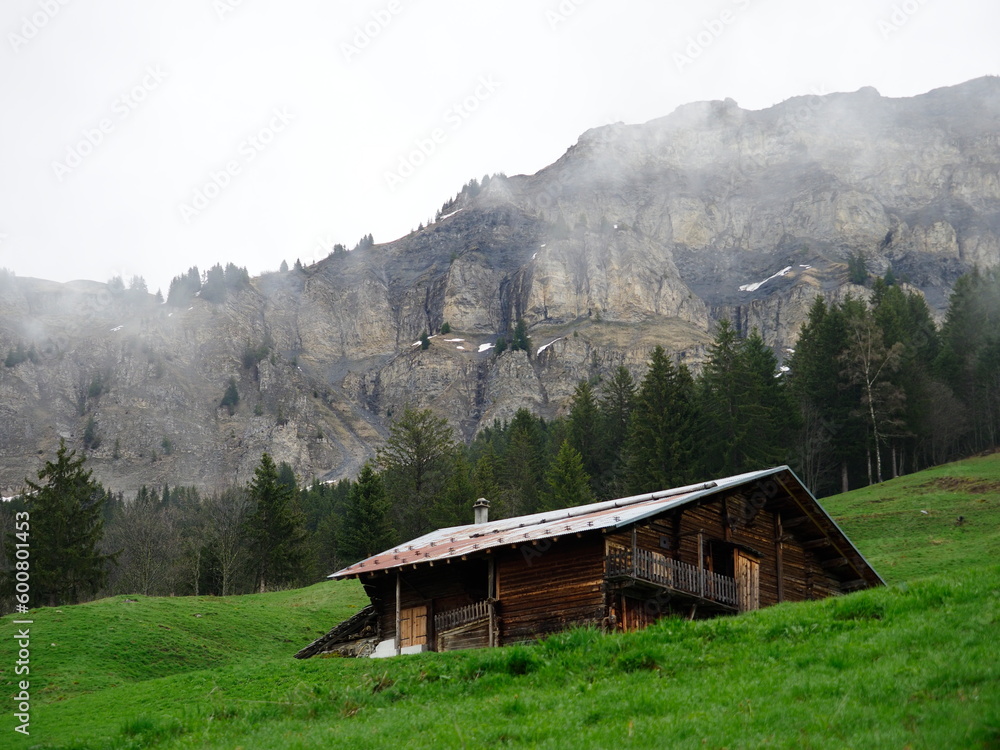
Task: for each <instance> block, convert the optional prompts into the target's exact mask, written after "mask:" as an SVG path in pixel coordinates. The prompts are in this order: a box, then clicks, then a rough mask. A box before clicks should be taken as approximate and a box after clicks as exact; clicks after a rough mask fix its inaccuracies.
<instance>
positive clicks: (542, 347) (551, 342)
mask: <svg viewBox="0 0 1000 750" xmlns="http://www.w3.org/2000/svg"><path fill="white" fill-rule="evenodd" d="M564 338H566V337H565V336H560V337H559V338H557V339H552V341H550V342H549V343H547V344H545V345H543V346H540V347H538V351H537V352H535V356H536V357H537V356H538V355H539V354H541V353H542V352H544V351H545V350H546V349H548V348H549V347H550V346H552V345H553V344H554V343H556V342H557V341H562V340H563V339H564Z"/></svg>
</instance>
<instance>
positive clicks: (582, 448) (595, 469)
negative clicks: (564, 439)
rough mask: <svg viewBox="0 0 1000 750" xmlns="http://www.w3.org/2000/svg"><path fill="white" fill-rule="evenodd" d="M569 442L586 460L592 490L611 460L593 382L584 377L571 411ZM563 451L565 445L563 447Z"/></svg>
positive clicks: (574, 394)
mask: <svg viewBox="0 0 1000 750" xmlns="http://www.w3.org/2000/svg"><path fill="white" fill-rule="evenodd" d="M569 441H570V444H571V445H572V446H573V448H575V449H576V450H577V452H578V453H579V454H580V457H581V459H582V460H583V470H584V471H586V472H587V475H588V476H589V477H590V478H591V489H592V490H594V492H596V491H597V483H598V482H599V481H600V479H601V478H602V477H603V476H604V473H605V470H606V468H607V467H608V465H609V463H608V461H607V453H606V450H605V444H604V441H603V440H602V439H601V417H600V413H599V412H598V409H597V401H596V400H595V398H594V391H593V389H592V388H591V387H590V383H588V382H587V381H586V380H581V381H580V382H579V383H577V385H576V389H575V390H574V391H573V400H572V401H571V402H570V410H569ZM560 450H561V448H560Z"/></svg>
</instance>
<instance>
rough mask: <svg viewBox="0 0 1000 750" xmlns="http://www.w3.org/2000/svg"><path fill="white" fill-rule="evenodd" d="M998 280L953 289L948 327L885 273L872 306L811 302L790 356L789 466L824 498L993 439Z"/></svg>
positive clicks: (985, 276) (989, 275)
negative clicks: (795, 435) (792, 420)
mask: <svg viewBox="0 0 1000 750" xmlns="http://www.w3.org/2000/svg"><path fill="white" fill-rule="evenodd" d="M998 324H1000V275H998V272H997V270H995V269H991V270H989V271H985V272H980V271H974V272H973V273H971V274H969V275H967V276H964V277H962V278H961V279H959V280H958V282H957V283H956V284H955V289H954V291H953V293H952V295H951V299H950V302H949V308H948V311H947V314H946V317H945V321H944V324H943V325H942V326H941V328H940V330H939V329H938V327H937V326H936V325H935V324H934V321H933V319H932V317H931V314H930V311H929V310H928V308H927V305H926V303H925V302H924V299H923V297H922V296H921V295H920V294H918V293H916V292H906V291H904V290H903V289H902V288H900V287H899V286H898V285H896V284H894V283H892V282H891V279H890V280H887V279H878V280H876V281H875V283H874V286H873V290H872V295H871V299H870V301H868V302H865V301H862V300H858V299H852V298H850V297H849V298H847V299H845V300H844V301H843V302H841V303H839V304H835V305H828V304H826V303H825V302H824V301H823V300H822V299H817V300H816V302H815V303H814V304H813V307H812V309H811V310H810V312H809V318H808V320H807V322H806V324H805V326H804V327H803V329H802V332H801V334H800V337H799V342H798V345H797V347H796V351H795V353H794V355H793V356H792V357H791V359H790V361H789V363H788V364H789V366H790V368H791V372H790V373H789V375H790V377H789V379H788V385H789V391H790V392H791V393H792V395H793V398H794V400H795V404H796V406H797V410H798V412H799V419H800V421H801V424H802V428H801V431H800V436H799V440H798V441H797V443H796V451H795V454H794V456H792V463H793V465H794V466H795V467H796V468H797V469H798V470H799V471H800V473H801V474H802V477H803V479H805V481H806V483H807V484H808V485H809V487H810V488H812V489H813V491H814V492H816V493H818V494H820V495H825V494H830V493H833V492H839V491H844V490H847V489H849V488H852V487H857V486H859V485H861V484H864V483H869V484H870V483H872V482H879V481H882V480H884V479H888V478H890V477H893V476H897V475H899V474H904V473H910V472H913V471H918V470H920V469H923V468H927V467H929V466H934V465H936V464H940V463H943V462H945V461H949V460H952V459H955V458H960V457H963V456H968V455H971V454H974V453H978V452H981V451H984V450H989V449H993V448H995V447H996V446H997V445H998V442H1000V328H998Z"/></svg>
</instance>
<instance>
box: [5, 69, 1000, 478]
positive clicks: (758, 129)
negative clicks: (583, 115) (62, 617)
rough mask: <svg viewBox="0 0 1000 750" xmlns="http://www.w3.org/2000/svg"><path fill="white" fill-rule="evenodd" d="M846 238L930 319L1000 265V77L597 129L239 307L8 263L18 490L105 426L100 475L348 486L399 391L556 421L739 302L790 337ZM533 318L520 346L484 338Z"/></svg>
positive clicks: (832, 294)
mask: <svg viewBox="0 0 1000 750" xmlns="http://www.w3.org/2000/svg"><path fill="white" fill-rule="evenodd" d="M854 255H863V256H864V258H865V259H866V263H867V265H868V268H869V269H870V271H871V272H872V273H877V274H882V273H885V272H886V271H887V270H888V269H889V268H890V267H891V268H892V269H893V271H894V273H895V274H896V276H897V277H899V278H901V279H904V280H906V281H907V282H908V283H909V284H910V285H912V287H913V288H916V289H919V290H921V291H922V292H923V293H924V294H925V296H926V298H927V300H928V302H929V304H930V305H931V306H932V308H933V309H934V310H935V311H937V312H938V313H941V312H942V311H943V309H944V307H945V305H946V303H947V295H948V293H949V291H950V289H951V285H952V284H953V283H954V281H955V279H956V278H958V276H959V275H961V274H962V273H964V272H965V271H967V270H969V269H970V268H972V267H973V266H975V265H979V266H991V265H995V264H997V263H998V262H1000V79H997V78H983V79H978V80H974V81H970V82H968V83H966V84H963V85H961V86H955V87H951V88H946V89H939V90H936V91H932V92H930V93H928V94H925V95H923V96H918V97H914V98H910V99H886V98H883V97H880V96H879V95H878V93H877V92H875V91H874V90H872V89H862V90H861V91H858V92H856V93H853V94H833V95H829V96H813V97H800V98H796V99H792V100H789V101H787V102H784V103H782V104H780V105H777V106H775V107H772V108H770V109H766V110H761V111H746V110H742V109H740V108H739V107H738V106H737V105H736V103H735V102H733V101H732V100H726V101H722V102H718V101H716V102H701V103H696V104H691V105H687V106H685V107H681V108H680V109H678V110H677V111H675V112H674V113H673V114H671V115H669V116H668V117H664V118H662V119H659V120H654V121H652V122H649V123H646V124H644V125H622V124H618V125H611V126H607V127H603V128H598V129H594V130H590V131H588V132H587V133H585V134H584V135H583V136H582V137H581V138H580V140H579V142H578V143H577V144H575V145H574V146H572V147H571V148H570V149H569V150H568V151H567V152H566V153H565V154H564V155H563V156H562V157H561V158H560V159H559V160H558V161H557V162H555V163H554V164H553V165H551V166H550V167H548V168H546V169H544V170H542V171H541V172H539V173H537V174H535V175H530V176H523V175H521V176H516V177H511V178H506V177H495V178H493V179H492V180H490V181H489V182H488V183H487V184H485V185H483V186H482V189H481V190H479V191H478V192H476V191H472V190H465V191H463V193H462V194H461V195H460V196H459V197H458V199H457V201H456V202H455V203H454V205H453V206H450V207H449V209H448V213H446V214H445V216H443V217H442V218H441V219H439V220H438V221H437V222H435V223H434V224H432V225H430V226H428V227H427V228H425V229H422V230H421V231H419V232H414V233H412V234H410V235H408V236H406V237H403V238H401V239H399V240H397V241H395V242H392V243H389V244H386V245H377V246H374V247H371V248H367V249H365V250H362V251H358V252H356V253H351V254H348V255H346V256H344V255H340V256H331V257H330V258H328V259H326V260H325V261H322V262H321V263H318V264H317V265H315V266H312V267H310V268H307V269H304V270H302V271H292V272H289V273H286V274H274V275H269V276H265V277H262V278H259V279H255V280H254V281H253V284H252V286H251V288H248V289H244V290H243V291H240V292H239V293H235V294H231V295H230V296H229V298H228V299H227V300H226V301H225V302H224V303H222V304H213V303H209V302H207V301H204V300H201V299H195V300H194V301H193V302H192V304H191V305H190V306H189V307H190V309H188V308H187V307H185V308H179V309H178V308H172V307H169V306H166V305H157V304H155V303H154V302H153V301H152V299H151V298H150V297H148V296H147V295H137V294H134V293H132V292H124V293H118V294H115V293H112V291H111V290H109V289H108V287H107V286H106V285H104V284H98V283H92V282H74V283H72V284H54V283H50V282H43V281H39V280H34V279H18V278H14V277H12V276H9V275H8V276H6V277H4V278H3V279H0V356H3V355H5V354H6V353H7V352H10V351H15V352H16V351H18V349H17V347H18V346H20V347H21V350H22V351H24V352H28V351H31V354H32V356H30V357H27V356H26V357H24V358H23V361H17V360H19V359H22V358H20V357H14V358H12V359H9V360H8V362H9V364H10V366H4V367H2V368H0V490H2V491H3V493H4V494H5V495H10V494H12V493H13V492H14V491H17V490H18V489H19V488H20V487H21V482H22V480H23V477H24V476H26V475H28V476H30V475H33V473H34V471H35V470H36V469H37V468H38V466H39V464H40V461H41V459H42V458H43V457H45V456H48V455H50V454H51V452H52V451H53V450H54V448H55V446H56V444H57V443H58V440H59V439H60V438H65V439H66V440H67V441H68V442H69V443H70V444H73V445H75V446H77V447H80V446H82V441H83V439H84V435H85V433H87V425H88V423H91V422H92V427H91V429H90V437H91V438H95V437H96V439H97V441H98V444H97V445H93V441H91V447H90V449H89V453H90V465H91V466H92V467H93V468H94V470H95V475H96V476H97V478H98V479H100V480H101V481H103V482H104V483H105V484H107V485H109V486H111V487H113V488H115V489H121V490H124V491H132V490H134V489H135V488H137V487H138V486H139V485H141V484H161V483H163V482H170V483H182V484H193V485H197V486H199V487H202V488H203V489H212V488H215V487H219V486H222V485H225V484H227V483H230V482H233V481H236V482H243V481H246V480H247V479H248V478H249V477H250V475H251V473H252V470H253V467H254V466H255V464H256V462H257V461H258V460H259V457H260V453H261V452H262V451H264V450H268V451H270V452H271V453H272V454H273V455H274V457H275V459H276V460H278V461H288V462H289V463H290V464H291V465H292V466H293V467H294V468H295V470H296V471H297V473H298V474H299V476H300V477H302V478H304V479H309V478H312V477H319V478H322V479H332V478H336V477H342V476H350V475H353V474H354V473H355V472H356V471H357V469H358V468H359V467H360V465H361V463H363V461H364V460H365V459H366V458H367V457H369V456H371V455H372V453H373V451H374V449H375V448H376V447H377V446H378V445H379V444H380V443H381V441H382V440H383V438H384V436H385V434H386V429H387V425H388V424H389V423H390V422H391V420H392V417H393V415H395V414H398V413H399V412H400V411H401V410H402V409H403V408H404V407H405V406H406V405H408V404H409V405H414V406H418V407H431V408H433V409H435V410H436V411H438V412H439V413H440V414H442V415H444V416H446V417H447V418H448V419H449V421H450V422H451V424H452V425H453V426H454V427H455V429H456V433H457V434H458V435H460V436H461V437H463V438H465V439H469V438H471V437H472V436H473V435H474V434H475V432H476V431H477V430H478V429H479V428H480V427H481V426H482V425H484V424H490V423H492V421H493V420H494V419H508V418H510V417H511V416H512V415H513V414H514V412H515V411H516V410H517V409H518V408H519V407H521V406H527V407H529V408H531V409H533V410H535V411H537V412H539V413H542V414H544V415H546V416H553V415H555V414H557V413H559V412H560V410H561V409H563V408H564V407H565V404H566V401H567V399H568V398H569V396H570V394H571V393H572V389H573V386H574V384H575V383H576V382H577V381H578V380H579V379H580V378H583V377H592V376H600V375H602V374H605V373H607V372H609V371H610V370H611V369H613V368H614V367H617V366H618V365H620V364H624V365H626V366H628V367H630V368H631V369H633V370H634V371H635V373H636V374H637V375H641V373H642V370H643V368H644V366H645V361H646V358H647V356H648V352H649V350H650V349H651V348H652V347H653V346H655V345H656V344H662V345H663V346H664V347H666V348H667V349H668V350H670V351H672V352H674V353H675V354H676V356H677V357H678V358H679V359H683V360H684V361H687V362H688V363H689V364H691V365H692V366H693V367H695V368H697V367H698V366H699V365H700V363H701V362H702V361H703V359H704V356H705V348H706V345H707V344H708V342H709V341H710V339H711V331H712V328H713V325H714V323H715V322H716V321H718V320H719V319H721V318H728V319H731V320H733V321H734V322H735V324H736V326H737V327H738V328H739V329H740V330H744V331H749V330H751V329H752V328H757V329H759V330H760V331H761V333H762V335H763V336H764V338H765V340H766V341H767V342H768V343H769V344H770V345H771V346H773V347H774V348H775V350H776V351H777V352H778V353H779V355H780V354H781V353H782V352H783V351H784V350H785V349H786V348H789V347H793V346H794V343H795V340H796V337H797V335H798V331H799V328H800V327H801V324H802V322H803V320H804V318H805V315H806V312H807V310H808V309H809V306H810V304H811V303H812V301H813V299H814V298H815V297H816V296H817V295H823V296H825V297H827V298H831V299H835V298H839V297H841V296H842V295H844V294H845V293H847V292H848V291H853V292H854V293H856V294H857V293H861V294H863V293H864V289H863V288H862V287H853V286H851V285H849V284H848V282H847V260H848V258H850V257H851V256H854ZM233 260H236V261H237V262H238V258H234V259H233ZM520 318H523V319H524V320H525V321H526V323H527V324H528V326H529V335H530V336H531V339H532V347H531V351H530V352H527V353H526V352H511V351H508V352H506V353H504V354H503V355H501V356H496V355H495V354H494V352H493V350H492V349H489V348H486V347H488V345H491V344H493V343H495V341H496V339H497V337H498V336H499V335H501V334H509V332H510V330H511V329H512V328H513V326H514V323H515V322H516V321H517V320H518V319H520ZM445 322H447V323H448V324H449V325H450V327H451V331H452V332H451V333H449V334H446V335H437V336H435V337H433V338H432V340H431V346H430V348H428V349H427V350H423V349H421V347H420V346H419V345H418V346H414V342H417V341H418V339H419V336H420V334H421V332H423V331H428V332H434V331H438V330H440V328H441V325H442V324H443V323H445ZM31 347H34V349H33V350H32V349H31ZM253 352H256V356H249V355H250V354H252V353H253ZM230 377H232V378H235V380H236V382H237V387H238V390H239V393H240V402H239V404H238V405H237V407H236V409H235V410H234V412H233V413H232V414H230V413H229V410H228V409H226V408H220V407H219V402H220V401H221V399H222V396H223V393H224V391H225V388H226V384H227V383H228V381H229V378H230Z"/></svg>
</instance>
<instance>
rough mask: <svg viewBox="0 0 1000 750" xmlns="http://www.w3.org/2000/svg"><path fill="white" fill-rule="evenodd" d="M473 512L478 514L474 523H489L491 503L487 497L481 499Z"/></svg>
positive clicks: (473, 507) (473, 508)
mask: <svg viewBox="0 0 1000 750" xmlns="http://www.w3.org/2000/svg"><path fill="white" fill-rule="evenodd" d="M472 511H473V512H474V513H475V514H476V520H475V521H473V523H487V522H488V521H489V520H490V501H489V500H487V499H486V498H485V497H481V498H479V499H478V500H476V502H475V504H474V505H473V506H472Z"/></svg>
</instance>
